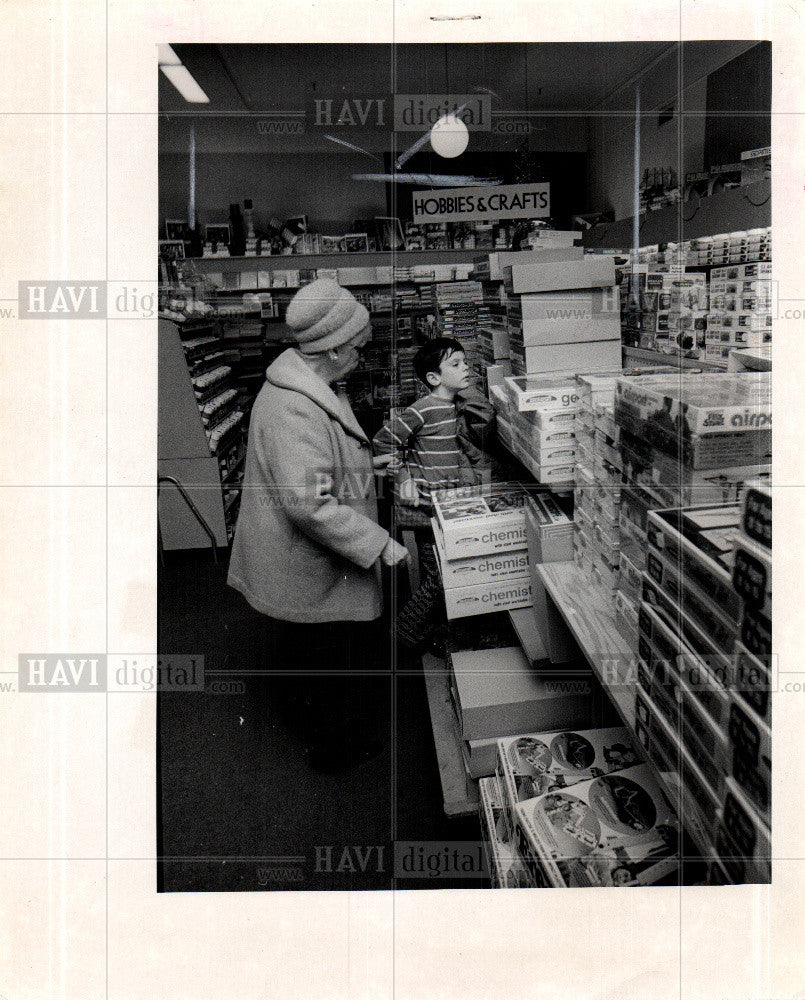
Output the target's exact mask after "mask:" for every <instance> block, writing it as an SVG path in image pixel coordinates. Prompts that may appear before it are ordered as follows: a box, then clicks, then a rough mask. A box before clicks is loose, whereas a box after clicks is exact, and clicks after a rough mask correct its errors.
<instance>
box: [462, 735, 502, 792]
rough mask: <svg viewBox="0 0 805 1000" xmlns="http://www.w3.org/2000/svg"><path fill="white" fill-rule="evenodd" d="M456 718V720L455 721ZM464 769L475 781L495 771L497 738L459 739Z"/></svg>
mask: <svg viewBox="0 0 805 1000" xmlns="http://www.w3.org/2000/svg"><path fill="white" fill-rule="evenodd" d="M457 721H458V720H456V722H457ZM460 743H461V754H462V756H463V758H464V770H465V771H466V772H467V777H468V778H472V780H473V781H477V780H478V778H488V777H489V776H490V775H492V774H494V773H495V767H496V766H497V740H496V739H494V738H490V739H486V740H460Z"/></svg>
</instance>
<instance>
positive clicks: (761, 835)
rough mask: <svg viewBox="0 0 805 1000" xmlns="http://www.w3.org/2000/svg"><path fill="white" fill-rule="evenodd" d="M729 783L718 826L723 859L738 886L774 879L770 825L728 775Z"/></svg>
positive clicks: (719, 853)
mask: <svg viewBox="0 0 805 1000" xmlns="http://www.w3.org/2000/svg"><path fill="white" fill-rule="evenodd" d="M726 785H727V792H726V797H725V799H724V806H723V808H722V810H721V813H720V816H719V821H718V825H717V828H716V842H715V848H716V852H717V854H718V858H719V861H720V863H721V865H722V867H723V868H724V869H725V871H726V872H727V874H728V875H729V877H730V880H731V881H732V882H733V883H734V884H736V885H740V884H743V883H760V884H766V883H768V882H771V834H770V832H769V828H768V826H767V825H766V824H765V823H764V822H763V820H762V819H761V817H760V816H759V814H758V811H757V809H756V808H754V807H753V806H752V804H751V803H750V802H749V801H748V800H747V798H746V796H745V795H744V794H743V792H742V791H741V789H740V788H739V787H738V786H737V785H736V783H735V782H734V781H733V780H732V778H727V782H726Z"/></svg>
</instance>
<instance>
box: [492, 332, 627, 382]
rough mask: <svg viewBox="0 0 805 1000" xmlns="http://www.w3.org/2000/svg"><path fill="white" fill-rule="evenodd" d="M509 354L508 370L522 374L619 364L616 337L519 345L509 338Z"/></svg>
mask: <svg viewBox="0 0 805 1000" xmlns="http://www.w3.org/2000/svg"><path fill="white" fill-rule="evenodd" d="M509 356H510V359H511V362H512V369H515V368H518V367H519V369H520V370H521V371H522V372H526V373H535V374H536V373H540V372H566V373H574V372H578V371H580V370H581V369H583V370H584V371H588V372H594V371H611V370H612V369H613V368H617V367H618V366H619V365H620V364H621V360H622V357H621V356H622V349H621V342H620V339H618V340H590V341H587V342H585V343H578V344H549V345H547V346H545V347H522V348H521V347H519V345H518V346H517V347H515V345H514V343H513V342H511V341H510V350H509Z"/></svg>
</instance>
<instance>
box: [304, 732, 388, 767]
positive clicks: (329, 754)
mask: <svg viewBox="0 0 805 1000" xmlns="http://www.w3.org/2000/svg"><path fill="white" fill-rule="evenodd" d="M384 749H385V747H384V745H383V743H382V742H381V741H380V740H379V739H376V738H370V739H365V740H361V741H360V742H353V741H350V740H346V741H343V742H339V741H335V740H333V741H330V742H327V743H316V744H314V745H313V746H312V747H311V748H310V750H309V751H308V763H309V764H310V766H311V768H312V769H313V770H314V771H318V772H320V773H321V774H340V773H342V772H343V771H348V770H349V769H350V768H353V767H357V766H358V765H359V764H366V763H368V762H369V761H370V760H374V759H375V758H376V757H379V756H380V754H382V753H383V750H384Z"/></svg>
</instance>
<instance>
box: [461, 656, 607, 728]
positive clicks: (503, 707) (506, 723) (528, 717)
mask: <svg viewBox="0 0 805 1000" xmlns="http://www.w3.org/2000/svg"><path fill="white" fill-rule="evenodd" d="M451 661H452V663H451V668H452V673H453V677H454V680H455V687H456V692H457V696H458V703H459V704H458V706H457V707H458V710H459V723H460V726H461V732H462V736H463V737H464V739H465V740H480V739H488V738H490V737H493V736H496V737H499V738H500V737H503V736H515V735H516V734H517V733H523V732H526V733H527V732H540V731H542V730H544V729H545V728H546V726H555V725H557V724H558V725H563V726H568V727H573V726H577V725H579V724H583V723H584V720H586V719H588V718H589V713H590V711H591V695H590V694H589V693H584V694H578V693H566V692H558V691H557V690H556V688H557V685H556V683H555V681H554V682H551V681H545V680H541V679H540V677H539V675H538V673H537V672H536V671H535V670H534V669H533V667H532V666H531V664H530V663H529V662H528V660H527V659H526V657H525V654H524V653H523V651H522V650H521V649H520V648H519V647H514V646H511V647H504V648H502V649H480V650H464V651H462V652H457V653H453V654H451Z"/></svg>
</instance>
